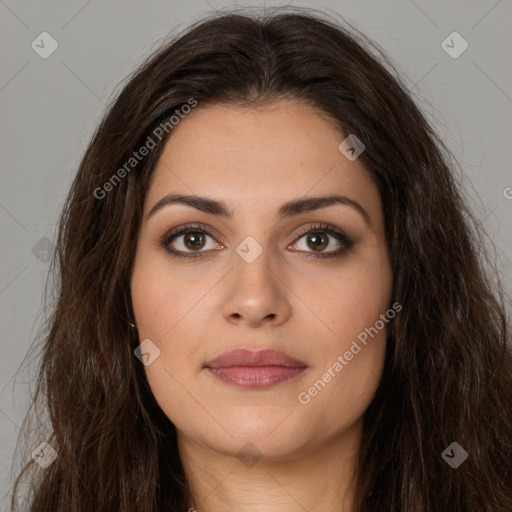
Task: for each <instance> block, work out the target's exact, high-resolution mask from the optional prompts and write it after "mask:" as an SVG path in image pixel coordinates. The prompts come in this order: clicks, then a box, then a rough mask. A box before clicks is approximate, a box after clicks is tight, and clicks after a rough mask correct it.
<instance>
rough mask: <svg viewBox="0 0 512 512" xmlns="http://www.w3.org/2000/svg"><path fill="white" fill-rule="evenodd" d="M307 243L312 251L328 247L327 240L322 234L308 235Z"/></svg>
mask: <svg viewBox="0 0 512 512" xmlns="http://www.w3.org/2000/svg"><path fill="white" fill-rule="evenodd" d="M307 243H308V244H310V247H312V248H314V249H320V250H321V249H325V248H326V247H327V246H328V245H329V239H328V237H327V236H325V235H324V234H323V233H322V232H315V233H309V235H308V237H307Z"/></svg>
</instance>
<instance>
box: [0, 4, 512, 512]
mask: <svg viewBox="0 0 512 512" xmlns="http://www.w3.org/2000/svg"><path fill="white" fill-rule="evenodd" d="M279 4H280V3H279V2H266V5H267V6H271V5H279ZM235 5H237V4H235V3H229V4H228V3H225V2H223V1H221V0H218V1H215V0H208V1H206V0H194V1H187V2H185V1H181V0H180V1H174V2H171V1H168V0H167V1H163V0H159V1H150V2H143V1H138V2H137V1H123V2H121V1H119V0H118V1H115V0H102V1H100V0H90V1H86V0H73V1H70V0H68V1H66V2H64V1H63V0H61V1H47V0H45V1H38V2H35V1H33V2H30V1H27V0H22V1H14V0H0V34H1V35H0V40H1V42H0V49H1V62H2V65H1V71H0V109H1V113H2V123H0V130H1V136H0V144H1V157H2V158H1V166H2V173H1V179H2V186H1V189H0V227H1V232H2V244H1V256H0V258H1V262H2V264H1V266H0V311H1V318H0V330H1V343H2V346H1V354H2V356H1V359H0V365H1V374H0V454H1V457H0V460H1V462H0V498H3V499H5V495H6V493H7V492H8V490H9V488H10V486H11V483H12V475H11V474H10V473H11V464H12V461H13V449H14V446H15V443H16V437H17V435H18V431H19V426H20V425H21V422H22V420H23V417H24V413H25V410H26V407H27V405H28V397H29V393H28V391H29V383H30V381H31V380H32V381H33V373H29V372H27V371H26V370H25V369H24V368H22V369H21V370H20V371H19V372H18V368H19V367H20V364H21V363H22V361H23V358H24V356H25V354H26V353H27V350H28V347H29V345H30V343H31V342H32V340H33V339H34V335H35V333H36V330H37V326H38V321H39V320H40V318H41V312H42V303H41V299H42V295H41V294H42V288H43V285H44V283H45V280H46V275H47V271H48V266H49V264H48V263H47V262H45V261H44V259H45V258H44V254H42V253H41V252H37V251H36V252H37V254H34V251H33V248H34V246H36V247H40V246H41V244H44V242H40V240H41V239H44V237H47V238H48V239H49V240H50V241H51V240H55V226H56V221H57V218H58V213H59V210H60V207H61V206H62V203H63V200H64V197H65V194H66V193H67V190H68V188H69V185H70V183H71V180H72V177H73V175H74V173H75V171H76V169H77V166H78V163H79V161H80V159H81V157H82V154H83V152H84V150H85V148H86V145H87V143H88V141H89V138H90V136H91V135H92V131H93V129H94V128H95V127H96V125H97V123H98V122H99V120H100V116H101V115H102V113H103V110H104V108H105V103H106V102H107V100H108V99H109V97H110V95H111V94H112V92H113V91H114V88H115V87H116V86H117V85H118V84H119V82H120V81H121V80H122V79H123V78H124V77H125V76H126V75H127V74H128V73H130V72H131V71H132V70H133V69H134V68H135V67H136V65H137V64H139V63H140V62H141V61H142V60H143V58H144V56H145V55H147V53H148V51H150V50H151V49H152V48H154V47H155V46H156V45H158V43H159V41H161V40H162V38H163V37H165V36H167V35H168V34H169V32H175V31H176V30H177V29H182V28H184V27H186V26H187V25H188V24H189V23H190V22H191V21H193V20H196V19H197V18H198V17H200V16H201V14H203V13H205V12H207V11H211V10H212V9H220V8H223V7H232V6H235ZM238 5H239V6H244V5H251V6H256V5H260V6H263V2H249V3H245V4H242V3H240V4H238ZM288 5H296V6H307V7H316V8H320V9H322V10H331V11H335V12H336V13H339V14H340V15H341V16H343V17H344V18H345V19H346V20H347V21H349V22H350V23H352V24H353V25H355V26H356V27H357V28H359V29H360V30H362V31H363V32H364V33H365V34H366V35H367V36H369V37H370V38H372V39H373V40H374V41H376V42H377V43H378V44H379V45H381V47H382V48H383V49H384V50H385V51H386V52H387V53H388V55H389V56H390V57H391V59H392V61H393V63H394V64H395V65H396V67H397V69H398V70H399V71H400V72H401V73H402V76H404V78H405V80H406V83H407V84H408V86H409V88H410V89H411V91H412V92H413V93H414V95H415V97H416V99H417V101H419V102H420V104H421V106H422V108H423V110H424V111H425V112H426V114H427V116H428V118H429V119H430V120H431V122H432V123H433V124H434V126H435V128H436V129H437V130H438V132H439V133H440V134H441V136H442V137H443V138H444V140H445V141H446V143H447V144H448V147H449V148H450V149H451V150H452V151H453V153H454V155H455V157H456V158H457V160H458V162H459V163H460V165H461V167H462V169H463V171H464V174H463V176H462V178H463V184H464V187H465V189H466V191H467V193H468V195H469V196H470V198H471V205H472V207H473V209H474V211H475V212H476V214H477V215H478V217H479V218H480V219H481V220H482V221H483V223H484V225H485V227H486V229H487V231H488V233H489V235H490V237H491V239H492V240H494V244H495V246H496V250H497V257H498V262H499V265H500V268H501V272H502V278H503V281H504V284H505V286H506V291H507V293H508V295H509V296H510V295H512V293H511V292H512V271H511V266H512V265H511V259H512V258H511V255H512V237H511V230H510V219H512V188H509V187H512V173H511V166H510V162H511V146H512V144H511V142H512V137H511V135H512V134H511V132H512V128H511V125H512V123H511V119H512V88H511V63H512V55H511V54H512V44H511V42H512V35H511V33H512V31H511V28H512V27H511V23H510V20H512V2H511V1H510V0H500V1H496V0H489V1H483V0H480V1H475V0H472V1H468V0H459V1H449V2H448V1H447V0H436V1H428V2H426V1H420V0H415V1H411V0H393V1H386V2H382V1H378V0H372V1H368V0H366V1H361V0H346V1H327V0H325V1H322V2H320V1H319V2H311V1H310V2H299V1H294V2H290V3H289V4H288ZM44 31H46V32H49V33H50V34H51V36H52V37H53V38H54V39H55V40H56V41H57V42H58V45H59V46H58V48H57V50H56V51H55V52H54V53H53V54H52V55H51V56H50V57H48V58H47V59H43V58H41V57H40V56H39V55H38V54H37V53H36V52H35V51H34V50H33V49H32V47H31V43H32V41H34V40H36V38H37V37H38V36H39V34H41V33H42V32H44ZM453 31H457V32H459V33H460V34H461V35H462V37H463V38H464V39H465V40H466V41H467V42H468V43H469V47H468V49H467V50H466V51H465V52H464V53H463V54H462V55H461V56H460V57H458V58H457V59H453V58H451V57H450V56H449V55H448V54H447V53H446V52H445V51H444V50H443V49H442V47H441V43H442V41H444V40H445V39H446V37H447V36H448V35H449V34H451V33H452V32H453ZM507 196H508V198H507ZM36 244H39V245H36ZM43 248H44V247H43ZM16 373H17V377H16V380H14V378H15V375H16ZM37 444H39V441H36V440H34V448H35V447H36V446H37ZM4 503H6V502H4V501H1V502H0V504H1V505H2V507H1V508H2V509H6V508H7V506H6V505H4Z"/></svg>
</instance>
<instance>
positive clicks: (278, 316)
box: [131, 101, 392, 458]
mask: <svg viewBox="0 0 512 512" xmlns="http://www.w3.org/2000/svg"><path fill="white" fill-rule="evenodd" d="M347 135H348V134H347ZM344 138H345V137H342V136H340V134H339V133H338V132H337V131H336V130H335V129H334V128H333V126H332V124H330V123H329V122H328V120H327V119H326V118H325V117H324V116H322V115H321V114H320V113H319V112H318V111H316V110H314V109H312V108H311V107H310V106H307V105H304V104H302V103H299V102H292V101H281V102H278V103H274V104H273V105H272V108H266V109H260V110H257V109H250V108H243V107H237V106H220V105H218V106H208V107H205V108H201V105H200V104H199V105H198V107H197V108H196V109H194V110H192V112H191V113H190V114H188V115H187V116H186V117H185V118H184V119H183V120H181V121H180V124H179V125H177V126H176V127H175V128H174V129H173V133H172V135H171V137H170V139H169V140H168V143H167V145H166V147H165V149H164V151H163V154H162V155H161V158H160V160H159V163H158V165H157V168H156V169H155V172H154V175H153V177H152V182H151V185H150V188H149V191H148V194H147V197H146V200H145V209H144V211H145V215H144V219H143V223H142V227H141V232H140V237H139V239H138V243H137V252H136V259H135V265H134V270H133V275H132V281H131V292H132V300H133V307H134V313H135V319H136V322H137V327H138V331H139V336H140V341H141V342H142V341H143V340H146V339H149V340H151V341H150V342H148V341H145V342H144V344H143V348H144V350H142V352H144V353H146V354H147V355H146V356H145V358H146V363H145V371H146V375H147V378H148V381H149V384H150V386H151V389H152V392H153V393H154V396H155V398H156V400H157V402H158V404H159V405H160V407H161V408H162V410H163V411H164V413H165V414H166V415H167V416H168V417H169V419H170V420H171V421H172V422H173V423H174V424H175V425H176V427H177V431H178V439H179V441H180V440H181V442H186V441H189V442H193V443H195V444H199V445H201V446H203V447H206V448H208V449H213V450H215V451H217V452H219V453H225V454H231V455H236V454H237V453H239V451H240V450H241V449H242V447H244V446H245V447H246V449H247V447H248V446H252V447H253V450H254V451H255V452H257V453H259V454H261V455H263V456H267V457H274V458H279V457H287V456H291V455H298V454H300V453H301V452H302V451H305V450H313V449H315V450H316V449H318V447H319V446H320V445H325V444H326V443H329V442H331V441H332V440H334V439H337V438H341V437H343V435H344V434H346V433H347V432H349V431H350V430H351V429H352V430H353V429H354V427H355V426H360V425H361V419H362V415H363V413H364V411H365V410H366V408H367V407H368V405H369V403H370V401H371V399H372V397H373V395H374V392H375V391H376V388H377V386H378V383H379V380H380V378H381V374H382V367H383V362H384V354H385V343H386V333H387V329H388V324H387V321H384V322H383V321H382V320H383V319H384V318H385V317H386V311H387V310H388V309H389V308H390V299H391V287H392V274H391V268H390V260H389V255H388V249H387V244H386V240H385V236H384V219H383V214H382V207H381V202H380V198H379V194H378V191H377V188H376V186H375V185H374V183H373V182H372V180H371V178H370V176H369V174H368V173H367V171H366V170H365V168H364V167H363V165H362V163H361V162H360V160H358V159H356V160H353V161H351V160H349V159H348V158H347V157H346V156H345V155H344V154H343V153H342V152H340V150H339V149H338V146H339V145H340V143H341V142H342V141H343V139H344ZM168 195H184V196H198V197H200V198H205V199H208V200H209V201H211V202H215V204H221V205H222V206H217V205H213V206H212V205H211V204H208V205H206V204H205V203H204V202H202V201H199V200H196V201H191V202H189V203H188V204H184V203H182V202H176V201H175V202H171V201H167V204H163V203H160V207H158V208H157V209H155V210H153V212H152V213H150V212H151V210H152V209H153V207H154V206H155V205H157V204H158V203H159V201H161V200H162V198H165V197H166V196H168ZM334 195H337V196H343V197H345V198H346V199H344V200H342V202H338V201H333V202H330V203H329V204H323V203H322V201H316V202H314V201H312V199H313V198H323V197H330V196H334ZM295 202H297V205H298V206H296V207H294V206H288V207H284V205H287V204H288V203H292V204H293V203H295ZM302 202H304V203H302ZM301 204H302V206H303V207H300V205H301ZM194 205H195V206H194ZM354 205H358V206H354ZM224 210H226V212H224ZM189 224H191V225H192V226H191V227H188V228H187V229H188V233H187V232H186V233H182V234H179V235H176V236H174V237H173V236H169V237H167V239H166V240H165V241H164V244H167V245H166V246H165V247H164V246H163V245H162V244H161V239H162V238H164V239H165V238H166V234H169V233H171V232H173V231H176V230H178V229H179V228H180V227H183V226H185V225H189ZM324 224H329V225H332V226H333V229H334V230H335V231H334V232H332V231H330V228H326V227H325V226H324ZM308 231H311V233H310V234H304V233H305V232H308ZM336 231H339V232H342V233H344V234H345V235H344V236H345V238H344V237H343V236H342V237H341V238H339V239H338V238H337V235H336ZM171 235H172V233H171ZM168 251H176V253H177V254H178V256H175V255H173V254H172V253H171V252H168ZM179 255H181V256H179ZM322 255H325V256H327V257H325V258H322ZM187 256H195V257H193V258H192V257H189V258H187ZM376 325H377V327H375V326H376ZM370 328H371V329H370ZM365 329H367V330H366V331H365ZM370 333H371V334H370ZM365 334H366V336H365ZM363 340H364V341H363ZM357 347H359V349H358V348H357ZM240 348H242V349H247V350H248V351H249V352H250V354H249V360H247V359H242V360H236V359H229V358H228V359H226V360H224V361H220V362H219V363H218V365H216V364H215V363H212V360H213V359H215V358H217V357H218V356H220V355H222V354H223V353H225V352H227V351H232V350H233V349H240ZM263 349H271V350H275V351H279V352H282V353H284V354H286V355H287V356H288V359H286V358H284V359H276V358H275V357H274V358H273V357H270V359H269V360H265V359H260V360H259V363H258V362H257V361H258V356H259V355H261V354H255V352H260V351H261V350H263ZM158 350H159V351H160V352H159V353H158ZM251 356H252V359H251ZM208 364H210V365H212V366H210V367H208ZM251 364H252V366H249V367H248V365H251ZM229 365H232V366H231V367H229ZM255 365H256V366H255ZM257 365H259V366H257ZM214 367H215V369H214ZM254 447H255V448H254Z"/></svg>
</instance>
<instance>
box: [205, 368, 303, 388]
mask: <svg viewBox="0 0 512 512" xmlns="http://www.w3.org/2000/svg"><path fill="white" fill-rule="evenodd" d="M305 369H306V368H305V367H288V366H224V367H222V368H207V370H208V371H209V372H210V373H211V374H212V375H213V376H214V377H216V378H217V379H219V380H221V381H223V382H226V383H227V384H232V385H233V386H238V387H240V388H246V389H264V388H271V387H272V386H276V385H277V384H280V383H281V382H290V381H292V380H293V379H294V378H296V377H297V376H298V375H300V374H301V373H302V372H303V371H304V370H305Z"/></svg>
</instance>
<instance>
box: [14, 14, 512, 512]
mask: <svg viewBox="0 0 512 512" xmlns="http://www.w3.org/2000/svg"><path fill="white" fill-rule="evenodd" d="M345 25H346V26H343V24H342V23H341V22H340V23H337V22H334V21H331V20H330V19H329V18H327V17H326V16H325V15H323V14H321V13H318V12H316V11H313V10H311V9H290V8H286V9H283V8H281V9H273V10H270V9H269V10H267V13H264V14H262V13H261V12H256V11H247V12H242V13H240V12H224V13H216V14H213V15H210V16H208V17H207V18H205V19H201V20H199V21H197V22H195V23H194V24H193V26H192V27H189V29H187V30H186V31H185V33H182V34H180V35H179V36H177V37H174V38H173V39H172V40H170V41H167V42H165V44H163V45H162V46H161V47H160V48H159V49H158V50H157V51H156V52H154V53H153V54H152V55H151V56H150V57H149V58H148V59H147V60H146V61H145V62H144V63H143V64H142V65H141V66H140V67H139V69H137V70H136V71H135V73H134V74H133V75H132V76H131V77H129V80H128V81H127V83H126V84H125V85H124V87H123V88H122V90H121V91H120V92H119V94H118V95H117V96H116V97H115V98H114V99H113V100H112V102H111V106H110V107H109V109H108V111H107V112H106V114H105V116H104V118H103V120H102V121H101V124H100V125H99V127H98V128H97V130H96V132H95V134H94V136H93V138H92V141H91V143H90V144H89V147H88V148H87V151H86V152H85V155H84V157H83V160H82V162H81V164H80V167H79V169H78V173H77V175H76V177H75V179H74V182H73V184H72V187H71V190H70V193H69V196H68V198H67V200H66V203H65V206H64V209H63V212H62V216H61V220H60V224H59V235H58V240H57V250H56V255H55V257H54V260H53V263H52V271H53V272H54V274H55V275H56V280H55V283H54V287H53V288H52V289H53V291H54V297H55V303H54V304H52V312H51V315H50V317H49V318H48V321H47V324H46V326H45V328H44V330H43V333H42V342H41V344H40V345H38V347H40V350H42V357H41V359H40V369H39V373H38V379H37V384H36V392H35V394H34V404H36V403H38V404H42V406H43V407H44V408H46V410H47V411H48V415H49V419H50V435H49V436H48V438H47V441H48V442H49V444H50V445H51V446H53V448H54V449H55V450H56V451H57V452H58V457H57V459H56V460H55V461H54V462H53V464H51V465H50V466H49V467H47V468H46V469H40V468H39V467H38V466H37V464H36V463H35V462H34V461H32V460H31V461H30V462H29V463H27V464H26V466H25V467H24V469H23V471H22V472H21V473H20V475H19V477H18V480H17V486H16V488H15V491H14V492H13V499H12V502H11V506H12V510H15V502H16V497H17V495H18V494H19V490H20V488H21V485H20V484H21V481H22V480H27V481H28V482H29V489H30V493H29V495H30V499H31V508H30V510H31V511H32V512H64V511H69V510H73V511H74V512H86V511H91V512H92V511H94V512H97V511H102V512H104V511H116V512H138V511H140V512H156V511H163V510H166V511H176V512H178V511H179V512H184V511H185V510H186V506H187V503H188V502H187V500H188V498H189V489H188V486H187V481H186V478H185V474H184V471H183V467H182V464H181V462H180V458H179V453H178V450H177V445H176V432H175V427H174V425H173V424H172V423H171V421H170V420H169V419H168V418H167V417H166V416H165V414H164V413H163V412H162V410H161V409H160V408H159V406H158V405H157V403H156V401H155V399H154V397H153V395H152V393H151V389H150V388H149V386H148V383H147V380H146V378H145V373H144V370H143V365H142V364H141V362H140V361H139V360H138V359H137V358H136V357H135V356H134V353H133V352H134V349H135V348H136V347H137V345H138V344H139V339H138V336H137V332H136V330H135V329H132V328H131V327H130V326H129V322H132V321H133V311H132V306H131V300H130V286H129V282H130V275H131V271H132V266H133V261H134V252H135V246H136V241H137V236H138V231H139V227H140V224H141V218H142V212H143V204H144V199H145V195H146V191H147V189H148V184H149V180H150V178H151V173H152V171H153V169H154V168H155V164H156V162H157V160H158V158H159V155H160V153H161V150H162V147H163V145H164V143H165V142H166V140H167V139H168V138H169V137H171V136H172V129H171V128H170V127H169V126H168V129H167V130H165V133H163V132H162V134H163V136H161V137H156V136H155V130H156V129H157V128H158V127H159V126H162V123H164V124H165V123H166V122H168V120H169V118H170V117H171V116H172V115H173V114H175V112H176V111H178V113H179V112H180V111H182V110H181V109H182V108H183V106H184V105H186V104H190V102H191V99H192V100H193V101H196V102H197V105H198V106H197V108H201V107H203V106H206V105H208V104H215V103H220V102H223V103H227V104H243V105H248V106H256V105H261V104H267V103H270V102H272V101H275V100H279V99H281V98H292V99H297V100H301V101H306V102H308V103H309V104H311V105H312V106H314V107H315V108H316V109H318V110H319V111H322V112H324V113H326V114H328V115H329V116H330V117H331V118H332V119H333V121H334V122H335V123H336V126H337V127H339V130H340V135H341V134H345V136H346V135H348V134H355V135H356V136H357V138H358V139H360V140H361V141H362V142H363V143H364V144H365V146H366V149H365V151H364V152H363V153H362V154H361V155H360V157H359V158H360V160H361V161H362V162H363V164H364V165H365V166H366V168H367V169H368V170H369V171H370V173H371V175H372V176H373V179H374V181H375V183H376V185H377V187H378V190H379V192H380V195H381V198H382V204H383V209H384V217H385V223H386V236H387V241H388V245H389V248H390V252H391V257H392V270H393V279H394V282H393V297H392V302H395V301H396V302H398V303H399V304H401V305H402V311H401V312H400V314H399V315H397V316H396V318H395V320H394V323H393V324H392V329H391V332H390V335H389V338H388V341H387V354H386V362H385V367H384V373H383V376H382V380H381V383H380V387H379V388H378V390H377V393H376V395H375V397H374V400H373V401H372V403H371V405H370V406H369V408H368V410H367V411H366V413H365V425H364V434H363V440H362V445H361V447H360V452H359V457H358V464H357V490H356V501H355V509H354V510H355V511H357V512H377V511H393V512H399V511H404V512H405V511H407V512H417V511H420V510H421V511H437V510H450V511H465V512H484V511H489V512H490V511H498V510H500V511H506V510H512V470H511V461H512V355H511V349H510V347H509V346H508V345H507V340H508V338H509V336H510V334H509V332H510V331H509V327H508V325H507V322H508V319H507V316H506V308H505V304H504V302H505V299H504V296H505V295H504V292H503V289H502V286H501V284H500V280H499V276H498V272H497V271H496V267H495V266H493V265H491V264H490V258H489V256H488V255H487V250H486V249H485V247H484V241H485V239H484V235H483V230H482V228H481V226H480V225H479V223H478V221H477V220H476V219H475V217H474V216H473V215H472V213H471V211H470V210H469V208H468V206H467V204H468V203H467V200H466V199H465V198H464V195H463V193H462V191H461V190H459V187H458V185H457V183H456V178H455V176H454V167H455V166H454V164H453V157H452V156H451V153H450V152H449V151H448V149H447V148H446V147H445V146H444V144H443V142H442V141H441V140H440V138H439V137H438V135H436V133H435V132H434V130H433V129H432V128H431V126H430V125H429V123H428V122H427V120H426V118H425V116H424V114H423V113H422V112H421V110H420V109H419V108H418V106H417V105H416V103H415V102H414V101H413V99H412V94H411V93H410V92H409V91H408V90H407V87H406V86H405V85H404V83H403V82H402V80H401V78H400V77H399V75H398V73H397V72H396V69H395V68H394V67H393V65H392V64H391V62H390V61H389V60H388V59H387V58H386V56H385V54H384V53H383V52H382V51H381V50H380V48H379V47H378V46H377V45H375V44H373V43H371V41H369V40H367V39H366V38H365V37H364V35H363V34H361V33H360V32H359V31H357V30H356V29H355V28H353V27H350V28H349V26H348V24H345ZM157 133H160V132H157ZM148 137H151V138H152V140H153V141H154V142H155V147H154V148H153V149H151V151H149V153H148V154H147V156H145V157H144V158H143V159H141V160H140V161H137V163H136V165H131V164H130V165H131V166H130V167H129V168H127V167H126V162H128V161H129V159H130V158H131V157H132V156H133V151H135V150H137V149H138V148H140V147H141V146H143V145H144V144H147V141H148ZM340 140H342V139H340ZM132 164H133V162H132ZM123 166H125V167H124V168H125V171H126V172H125V173H122V172H121V173H119V172H118V170H119V169H121V168H123ZM116 173H117V176H118V177H119V179H115V180H114V179H113V175H114V174H116ZM120 174H122V176H120ZM107 182H109V183H110V186H107V187H105V184H106V183H107ZM102 190H103V191H104V192H105V193H103V192H102ZM452 442H457V443H458V444H459V445H460V446H461V447H462V448H464V449H465V450H466V451H467V453H468V457H467V459H466V460H465V461H464V462H463V463H462V464H461V465H460V466H459V467H458V468H456V469H454V468H452V467H450V465H449V464H448V463H447V462H446V459H445V458H444V457H442V453H443V451H444V450H445V449H446V448H447V447H449V445H450V444H451V443H452Z"/></svg>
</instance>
